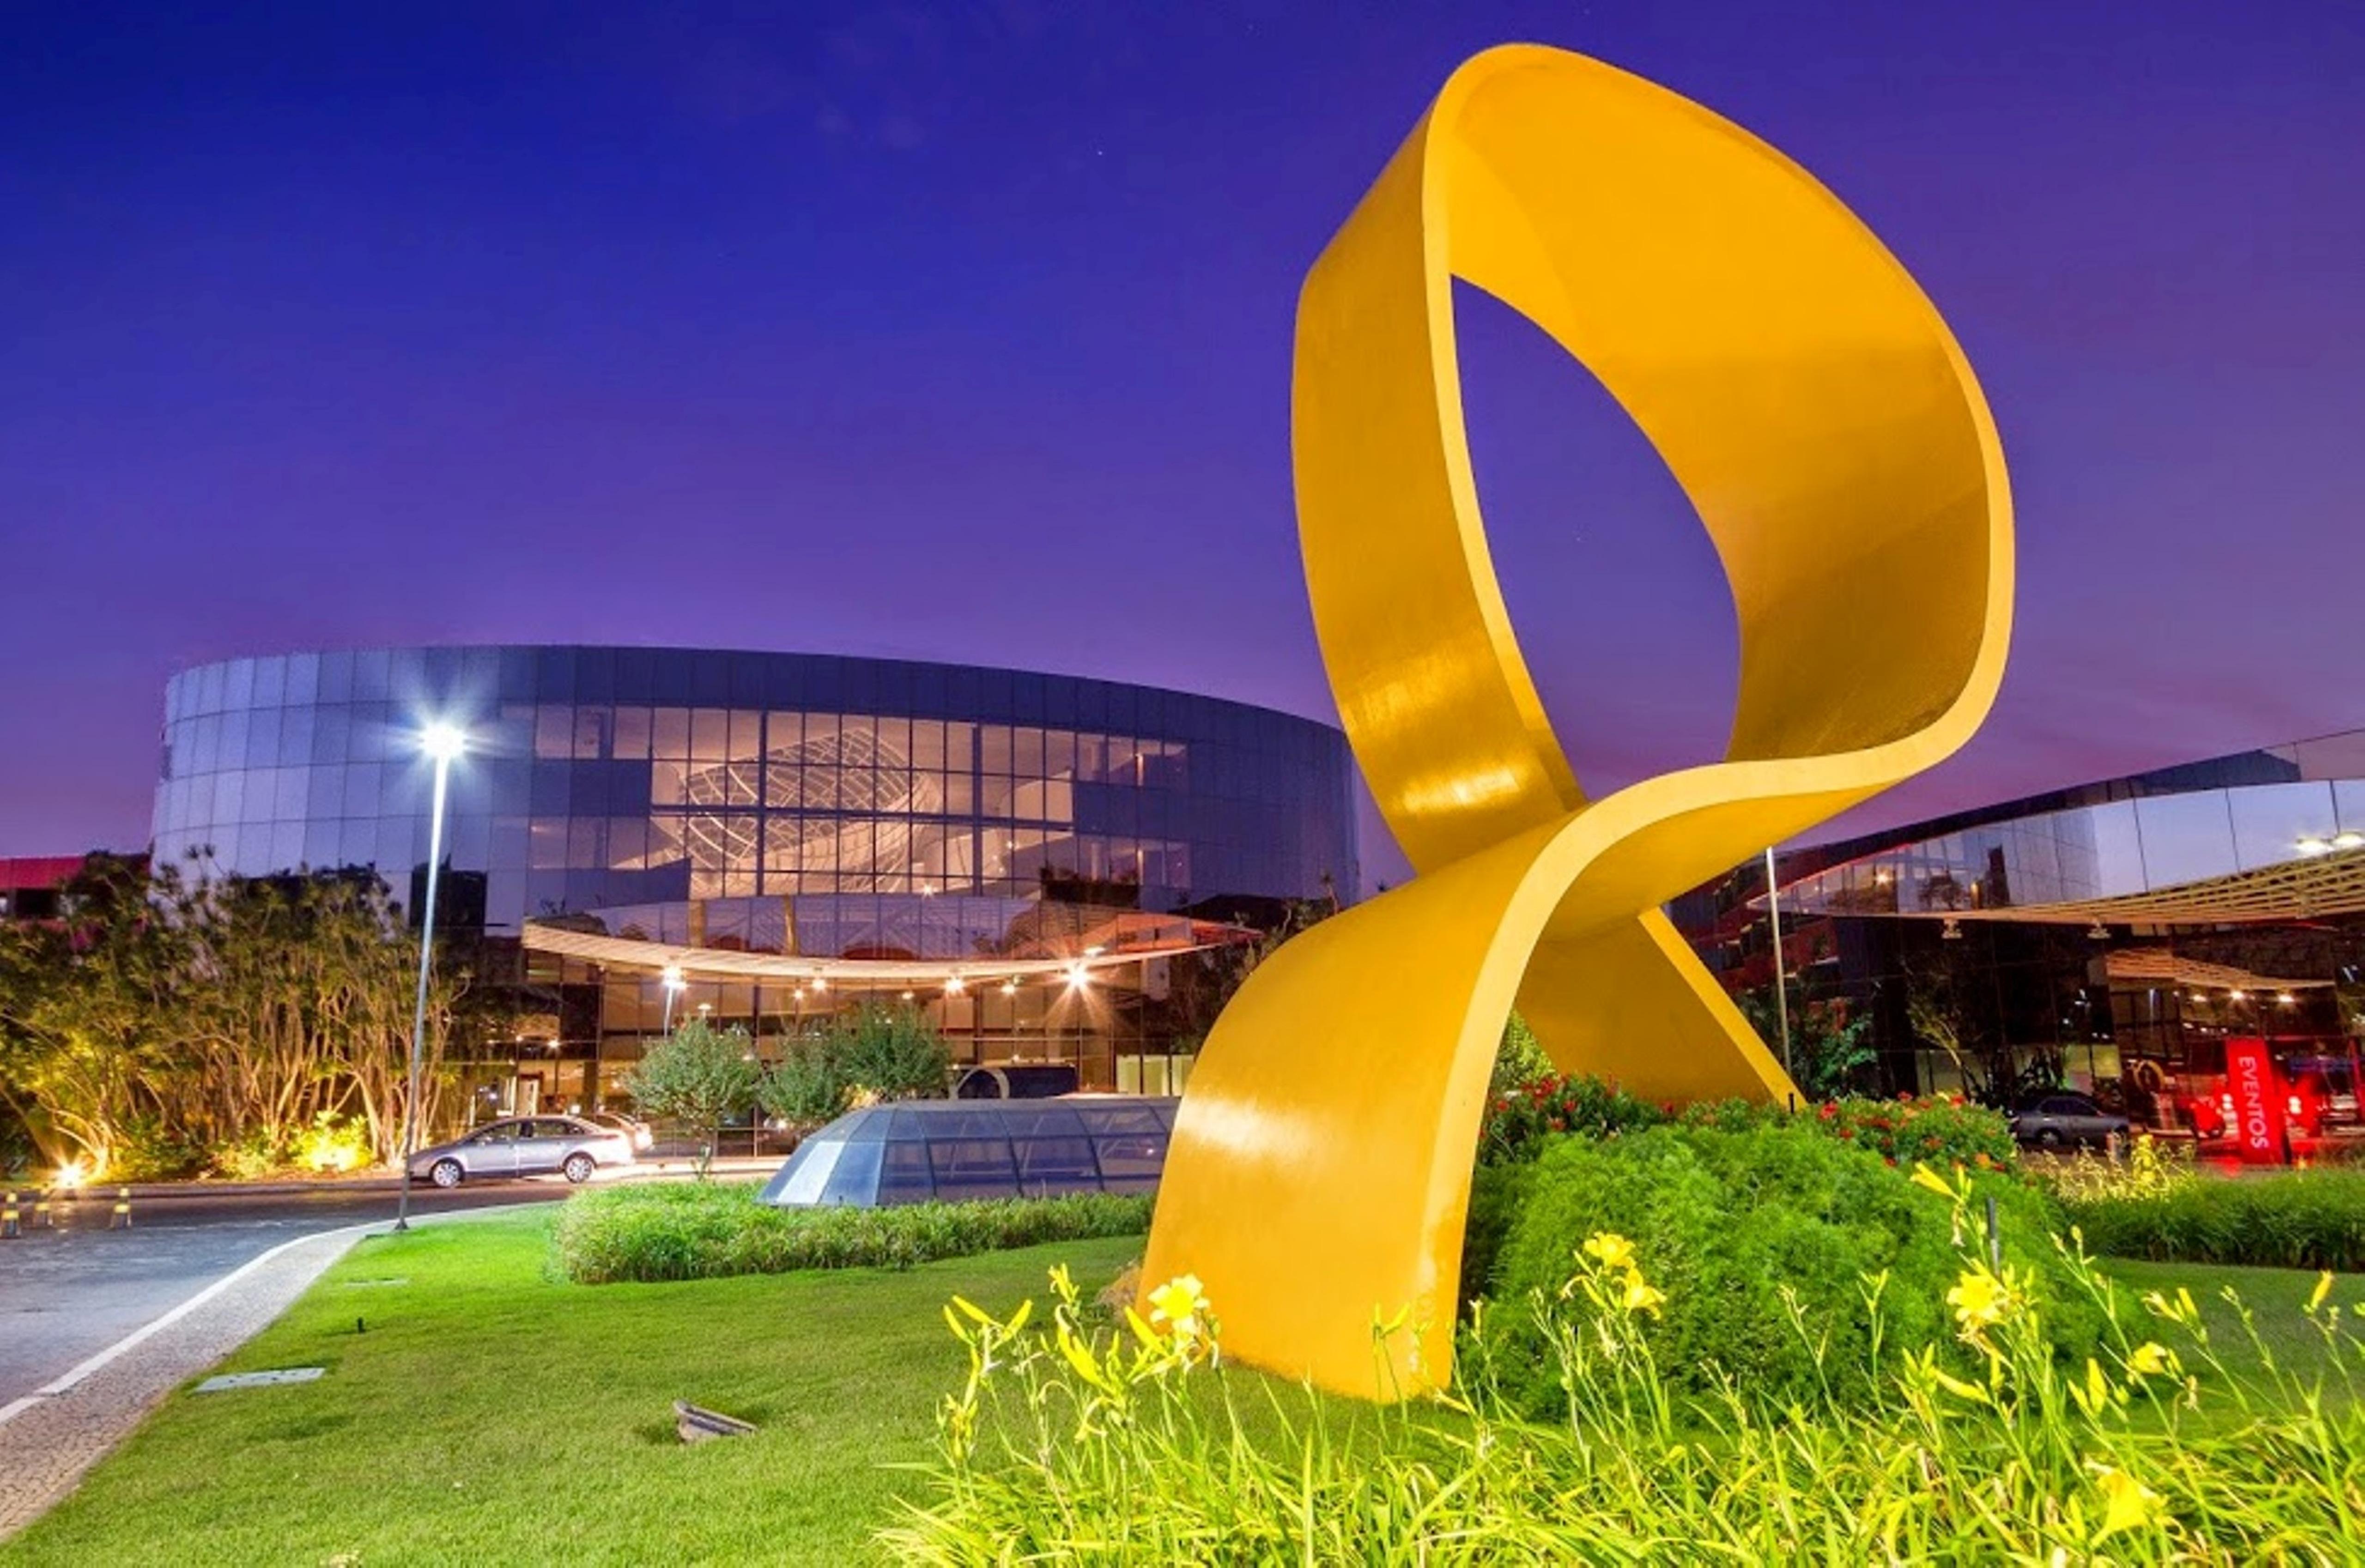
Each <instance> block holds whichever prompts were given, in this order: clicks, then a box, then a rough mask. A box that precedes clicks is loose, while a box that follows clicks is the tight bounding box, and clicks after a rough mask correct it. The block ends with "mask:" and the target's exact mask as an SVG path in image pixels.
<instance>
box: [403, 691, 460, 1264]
mask: <svg viewBox="0 0 2365 1568" xmlns="http://www.w3.org/2000/svg"><path fill="white" fill-rule="evenodd" d="M419 749H420V752H421V753H422V754H424V755H425V756H427V757H428V758H429V759H430V760H432V762H433V763H434V764H435V795H434V803H433V804H432V806H431V807H430V808H429V810H428V817H427V823H428V825H427V907H426V908H425V909H424V910H423V911H422V912H421V913H420V918H419V994H418V997H417V999H416V1000H415V1001H414V1002H412V1003H411V1009H410V1098H409V1100H408V1101H406V1102H405V1103H404V1104H403V1107H402V1186H401V1189H400V1191H399V1194H398V1196H397V1197H396V1199H395V1202H394V1228H395V1229H397V1230H409V1228H410V1157H411V1155H412V1154H414V1153H416V1152H417V1151H418V1148H419V1062H420V1057H421V1056H422V1055H423V1054H424V1053H425V1051H426V1048H427V978H428V976H429V974H430V973H431V972H432V970H433V968H434V963H435V882H436V876H437V873H438V872H439V871H440V870H441V869H442V867H443V804H444V801H445V800H446V799H447V798H448V796H449V794H450V792H451V783H452V763H453V760H454V758H456V757H457V756H460V754H461V753H463V752H465V751H466V750H467V749H468V733H467V732H466V731H465V730H463V729H461V728H460V727H459V726H458V725H456V724H447V723H441V722H438V723H433V724H430V725H428V726H427V728H426V729H424V730H422V731H420V735H419Z"/></svg>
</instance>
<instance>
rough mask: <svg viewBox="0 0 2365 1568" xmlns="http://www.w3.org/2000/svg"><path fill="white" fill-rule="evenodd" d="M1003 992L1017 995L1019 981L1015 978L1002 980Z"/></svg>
mask: <svg viewBox="0 0 2365 1568" xmlns="http://www.w3.org/2000/svg"><path fill="white" fill-rule="evenodd" d="M1002 994H1003V995H1004V996H1016V995H1017V994H1018V982H1017V981H1016V980H1003V982H1002Z"/></svg>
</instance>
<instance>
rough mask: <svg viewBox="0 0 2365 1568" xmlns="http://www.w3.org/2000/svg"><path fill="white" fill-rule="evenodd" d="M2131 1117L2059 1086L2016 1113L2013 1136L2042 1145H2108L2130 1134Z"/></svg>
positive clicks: (2046, 1146) (2013, 1121) (2066, 1146)
mask: <svg viewBox="0 0 2365 1568" xmlns="http://www.w3.org/2000/svg"><path fill="white" fill-rule="evenodd" d="M2127 1126H2128V1124H2127V1119H2126V1118H2125V1117H2124V1116H2122V1115H2120V1114H2118V1113H2117V1112H2115V1111H2105V1110H2103V1109H2102V1107H2101V1106H2100V1105H2097V1104H2096V1103H2094V1102H2093V1101H2092V1100H2090V1099H2089V1098H2088V1097H2087V1096H2085V1095H2083V1094H2073V1093H2071V1092H2068V1091H2067V1090H2061V1089H2057V1090H2055V1091H2053V1092H2050V1093H2047V1094H2040V1095H2038V1096H2037V1097H2036V1098H2034V1099H2033V1100H2031V1101H2030V1102H2029V1103H2027V1104H2026V1105H2023V1107H2021V1109H2019V1110H2018V1111H2016V1112H2014V1113H2012V1137H2015V1138H2018V1139H2019V1140H2020V1141H2021V1142H2023V1143H2033V1144H2034V1145H2036V1146H2037V1147H2038V1148H2070V1147H2073V1146H2076V1145H2079V1144H2090V1145H2092V1146H2093V1147H2094V1148H2110V1147H2111V1146H2112V1145H2113V1144H2114V1143H2117V1142H2120V1141H2122V1140H2124V1138H2125V1137H2126V1136H2127Z"/></svg>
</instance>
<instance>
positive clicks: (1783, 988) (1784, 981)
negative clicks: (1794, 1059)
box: [1765, 845, 1796, 1082]
mask: <svg viewBox="0 0 2365 1568" xmlns="http://www.w3.org/2000/svg"><path fill="white" fill-rule="evenodd" d="M1765 913H1766V916H1767V918H1769V919H1770V920H1772V921H1773V923H1774V1016H1775V1017H1776V1018H1777V1019H1778V1020H1779V1021H1780V1023H1781V1025H1782V1073H1783V1076H1784V1077H1786V1078H1788V1077H1790V987H1789V982H1788V978H1787V977H1786V976H1785V975H1784V974H1783V972H1782V970H1783V964H1782V897H1781V895H1780V894H1779V893H1777V892H1776V891H1775V890H1774V847H1773V846H1771V845H1768V846H1766V848H1765ZM1792 1081H1793V1082H1795V1081H1796V1080H1795V1079H1793V1080H1792Z"/></svg>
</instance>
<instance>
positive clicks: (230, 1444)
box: [0, 1209, 1141, 1568]
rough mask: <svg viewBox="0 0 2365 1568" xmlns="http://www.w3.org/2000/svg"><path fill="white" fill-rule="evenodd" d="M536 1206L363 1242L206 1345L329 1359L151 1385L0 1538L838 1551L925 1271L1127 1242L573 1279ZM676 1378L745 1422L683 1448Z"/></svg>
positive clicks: (109, 1553) (537, 1553)
mask: <svg viewBox="0 0 2365 1568" xmlns="http://www.w3.org/2000/svg"><path fill="white" fill-rule="evenodd" d="M551 1220H552V1211H549V1210H546V1209H545V1210H537V1211H534V1212H532V1213H529V1214H523V1215H500V1216H498V1217H488V1218H486V1219H482V1220H476V1221H468V1222H461V1223H454V1224H445V1225H436V1226H423V1227H421V1228H420V1229H418V1230H415V1231H412V1232H411V1233H410V1234H409V1235H408V1236H404V1237H387V1238H375V1239H370V1240H365V1241H364V1242H362V1243H361V1244H360V1245H359V1246H357V1247H356V1248H355V1249H353V1251H352V1252H350V1253H348V1254H347V1255H346V1257H345V1259H344V1260H343V1261H342V1262H341V1263H340V1264H338V1265H337V1267H336V1268H335V1269H333V1270H332V1271H330V1273H329V1274H327V1275H326V1276H325V1277H324V1278H323V1279H322V1280H321V1281H320V1282H319V1283H318V1284H316V1285H315V1286H314V1287H313V1289H312V1290H311V1291H310V1293H309V1294H307V1295H305V1296H304V1297H303V1298H302V1300H300V1301H299V1302H297V1305H295V1307H294V1308H292V1309H291V1310H290V1311H289V1312H288V1314H287V1315H286V1316H285V1317H283V1318H282V1319H281V1320H280V1321H279V1322H278V1323H276V1324H275V1325H274V1326H273V1327H271V1328H269V1329H268V1330H266V1331H265V1332H264V1333H263V1334H262V1335H261V1336H259V1337H258V1338H255V1339H253V1340H252V1341H251V1342H250V1343H249V1344H248V1345H246V1346H245V1347H244V1348H243V1349H242V1350H240V1351H239V1352H238V1353H237V1354H236V1355H234V1356H233V1357H231V1358H230V1361H228V1362H227V1363H225V1370H229V1371H246V1370H252V1369H259V1368H265V1367H287V1366H313V1365H318V1366H326V1367H327V1368H328V1369H329V1371H328V1375H327V1376H325V1377H323V1378H321V1379H320V1380H319V1382H317V1383H302V1384H293V1385H289V1386H286V1387H278V1388H263V1389H253V1390H246V1391H241V1392H236V1393H227V1394H189V1393H182V1394H177V1395H175V1396H174V1399H173V1400H172V1401H171V1402H170V1403H169V1404H167V1405H166V1406H164V1408H163V1410H162V1411H161V1412H159V1414H158V1415H157V1416H156V1417H154V1418H153V1419H152V1420H151V1421H150V1422H149V1423H148V1425H147V1426H145V1427H144V1428H141V1430H140V1433H139V1434H138V1435H137V1436H135V1437H134V1438H133V1439H131V1441H130V1442H129V1443H128V1444H126V1445H125V1447H124V1448H123V1449H122V1450H120V1451H119V1452H118V1453H117V1454H116V1455H115V1456H114V1457H113V1458H111V1459H110V1460H108V1461H107V1462H106V1463H104V1464H102V1465H101V1466H99V1467H98V1468H97V1469H96V1470H95V1471H93V1472H92V1473H91V1474H90V1475H89V1476H88V1477H87V1478H86V1479H85V1480H84V1484H83V1485H82V1487H81V1489H80V1490H79V1491H77V1492H76V1493H75V1494H74V1495H73V1496H72V1497H70V1498H68V1499H67V1501H66V1502H65V1503H64V1504H63V1505H62V1506H60V1507H59V1508H58V1509H57V1510H56V1511H55V1512H53V1513H52V1514H50V1516H49V1517H48V1518H44V1519H42V1520H41V1521H40V1522H39V1523H38V1524H36V1525H35V1526H33V1527H32V1528H31V1529H28V1530H27V1531H26V1532H25V1533H24V1534H22V1535H20V1536H18V1537H17V1538H16V1539H15V1540H12V1541H10V1542H9V1543H7V1544H6V1546H5V1547H0V1562H7V1563H73V1564H91V1563H120V1564H125V1565H127V1568H128V1565H130V1564H148V1563H157V1564H166V1563H169V1564H174V1565H180V1564H187V1565H191V1568H196V1565H200V1564H211V1563H223V1564H238V1565H240V1568H263V1565H265V1564H279V1563H304V1564H322V1563H339V1564H351V1565H353V1568H364V1565H365V1568H381V1565H386V1564H396V1563H490V1562H519V1563H532V1562H568V1563H577V1562H580V1563H609V1562H612V1563H630V1564H633V1565H635V1568H642V1565H645V1564H650V1563H676V1562H832V1561H835V1562H846V1561H848V1560H859V1559H861V1558H862V1557H864V1556H865V1555H866V1552H865V1546H866V1543H867V1540H868V1538H869V1532H870V1530H871V1529H873V1528H875V1527H876V1526H877V1525H878V1524H879V1523H880V1522H881V1521H882V1520H884V1519H885V1518H887V1517H888V1515H889V1513H890V1511H891V1506H892V1505H891V1499H892V1498H893V1497H894V1496H895V1495H896V1494H897V1493H898V1492H899V1491H901V1490H903V1489H906V1488H908V1487H909V1486H910V1485H911V1484H913V1478H912V1477H911V1476H909V1475H908V1474H904V1473H899V1472H897V1471H895V1470H893V1469H891V1468H889V1467H890V1466H891V1465H893V1464H894V1463H895V1462H902V1461H913V1460H919V1459H922V1458H924V1457H925V1455H926V1453H927V1451H928V1444H929V1441H930V1438H931V1433H932V1430H933V1416H934V1411H935V1407H936V1400H937V1398H938V1396H939V1395H940V1394H943V1393H944V1392H945V1391H946V1390H947V1389H949V1388H950V1387H951V1386H953V1384H954V1383H955V1381H956V1380H957V1378H958V1374H959V1369H960V1364H961V1363H960V1359H959V1358H960V1350H959V1348H958V1346H957V1345H955V1344H954V1343H953V1341H952V1338H951V1336H949V1335H948V1334H947V1332H946V1331H945V1326H944V1322H943V1319H942V1317H941V1316H940V1314H939V1308H940V1307H941V1306H942V1305H943V1304H944V1302H945V1300H946V1298H947V1296H949V1295H950V1294H952V1293H954V1292H956V1291H958V1292H960V1293H962V1294H966V1295H969V1296H971V1297H973V1298H975V1299H977V1300H978V1301H980V1302H981V1303H986V1304H990V1305H996V1306H998V1307H1008V1306H1013V1305H1016V1303H1017V1301H1018V1300H1019V1299H1020V1298H1022V1297H1024V1296H1027V1295H1037V1296H1040V1295H1044V1294H1047V1292H1046V1290H1045V1285H1044V1271H1045V1270H1046V1269H1048V1267H1049V1266H1050V1265H1051V1264H1052V1263H1054V1262H1058V1261H1062V1260H1064V1261H1066V1262H1068V1263H1069V1264H1070V1266H1071V1267H1072V1268H1073V1269H1074V1270H1075V1272H1076V1277H1077V1279H1078V1281H1079V1282H1089V1284H1090V1287H1091V1288H1094V1289H1097V1288H1098V1286H1099V1285H1100V1284H1101V1283H1102V1282H1105V1281H1107V1280H1108V1279H1110V1278H1112V1277H1114V1275H1115V1273H1116V1271H1118V1270H1119V1269H1120V1268H1121V1267H1122V1266H1123V1265H1124V1264H1125V1263H1126V1260H1129V1259H1131V1258H1133V1257H1136V1256H1138V1253H1139V1251H1140V1248H1141V1239H1140V1238H1138V1237H1130V1238H1115V1239H1110V1240H1101V1241H1084V1242H1072V1243H1057V1244H1053V1245H1050V1246H1045V1247H1037V1248H1032V1249H1026V1250H1024V1251H1016V1252H1003V1253H996V1254H989V1255H987V1256H983V1257H978V1258H969V1259H961V1260H954V1261H949V1262H943V1263H933V1264H928V1265H925V1266H923V1267H920V1268H916V1269H913V1270H911V1271H907V1272H894V1273H891V1272H882V1271H869V1270H849V1271H843V1272H826V1273H803V1274H790V1275H781V1276H774V1277H765V1278H746V1279H731V1280H713V1281H704V1282H697V1283H689V1284H665V1285H630V1284H622V1285H600V1286H583V1285H573V1284H568V1283H566V1282H563V1281H562V1280H561V1279H559V1277H558V1276H557V1275H556V1273H555V1271H554V1269H553V1268H552V1264H551V1246H550V1225H551ZM393 1281H400V1283H394V1282H393ZM357 1318H360V1319H364V1320H365V1321H366V1324H367V1328H366V1331H364V1332H358V1333H357V1332H356V1331H355V1319H357ZM677 1398H685V1399H689V1400H692V1401H694V1402H696V1403H698V1404H701V1405H705V1406H710V1407H712V1408H714V1409H718V1410H723V1411H727V1412H729V1413H730V1414H732V1415H735V1416H739V1417H745V1418H746V1419H748V1420H752V1421H755V1422H757V1424H758V1425H760V1426H761V1427H762V1428H763V1430H762V1431H761V1432H760V1433H758V1434H757V1436H755V1437H753V1438H743V1439H733V1440H729V1441H719V1442H709V1443H701V1444H700V1445H698V1446H696V1447H694V1448H689V1447H684V1446H683V1445H681V1444H680V1443H679V1442H678V1440H677V1439H676V1437H675V1434H674V1428H673V1409H672V1401H673V1400H675V1399H677Z"/></svg>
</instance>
